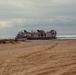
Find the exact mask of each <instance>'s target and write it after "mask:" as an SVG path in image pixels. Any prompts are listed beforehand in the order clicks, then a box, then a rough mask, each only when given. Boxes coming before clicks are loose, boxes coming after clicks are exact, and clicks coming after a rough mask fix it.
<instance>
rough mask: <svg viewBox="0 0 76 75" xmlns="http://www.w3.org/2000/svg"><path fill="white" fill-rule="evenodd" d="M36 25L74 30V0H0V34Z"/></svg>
mask: <svg viewBox="0 0 76 75" xmlns="http://www.w3.org/2000/svg"><path fill="white" fill-rule="evenodd" d="M72 26H73V27H72ZM37 27H38V28H43V29H45V30H48V29H49V30H50V29H51V28H52V29H56V30H58V31H59V33H60V31H61V30H63V29H64V30H65V31H67V32H69V33H70V32H71V31H72V30H73V31H72V32H75V27H76V0H0V29H1V32H0V34H3V32H6V31H7V33H8V32H9V31H8V30H9V28H10V29H11V30H10V31H11V33H10V34H13V31H15V32H17V31H18V30H20V29H24V28H26V29H27V30H31V29H35V28H36V29H37ZM46 28H47V29H46ZM7 33H6V34H7Z"/></svg>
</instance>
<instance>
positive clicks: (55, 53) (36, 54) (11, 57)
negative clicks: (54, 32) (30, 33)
mask: <svg viewBox="0 0 76 75" xmlns="http://www.w3.org/2000/svg"><path fill="white" fill-rule="evenodd" d="M0 75H76V40H34V41H33V40H32V41H26V42H19V43H16V44H0Z"/></svg>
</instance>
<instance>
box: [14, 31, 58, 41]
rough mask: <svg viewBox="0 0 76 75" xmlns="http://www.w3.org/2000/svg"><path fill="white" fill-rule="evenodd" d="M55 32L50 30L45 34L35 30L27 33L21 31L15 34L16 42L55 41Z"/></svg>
mask: <svg viewBox="0 0 76 75" xmlns="http://www.w3.org/2000/svg"><path fill="white" fill-rule="evenodd" d="M56 35H57V32H56V31H55V30H51V31H49V32H45V31H43V30H37V31H36V32H33V31H31V32H27V31H26V30H24V31H21V32H19V33H18V34H17V36H16V38H15V39H17V40H39V39H40V40H48V39H56Z"/></svg>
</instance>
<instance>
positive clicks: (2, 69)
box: [0, 59, 10, 75]
mask: <svg viewBox="0 0 76 75" xmlns="http://www.w3.org/2000/svg"><path fill="white" fill-rule="evenodd" d="M9 63H10V60H9V59H8V60H5V62H4V63H3V64H2V66H1V67H2V68H1V69H0V75H3V72H4V71H5V70H6V68H7V66H8V65H9Z"/></svg>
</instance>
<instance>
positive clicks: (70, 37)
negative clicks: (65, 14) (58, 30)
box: [57, 35, 76, 39]
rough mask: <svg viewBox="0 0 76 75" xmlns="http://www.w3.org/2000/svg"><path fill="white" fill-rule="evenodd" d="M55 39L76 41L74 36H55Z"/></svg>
mask: <svg viewBox="0 0 76 75" xmlns="http://www.w3.org/2000/svg"><path fill="white" fill-rule="evenodd" d="M57 39H76V35H57Z"/></svg>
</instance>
